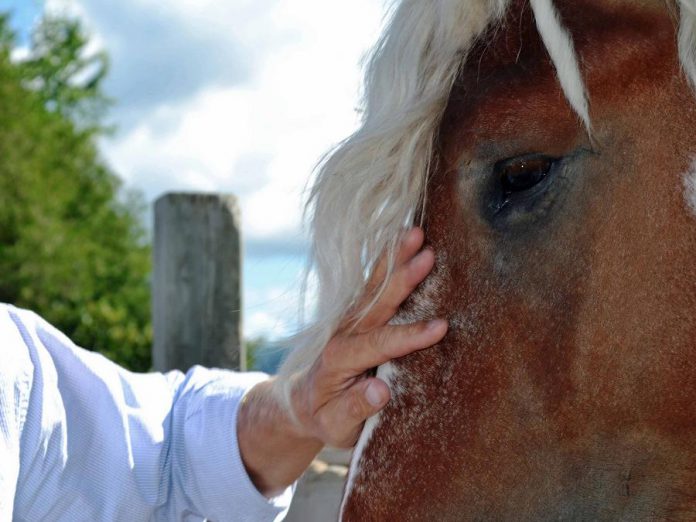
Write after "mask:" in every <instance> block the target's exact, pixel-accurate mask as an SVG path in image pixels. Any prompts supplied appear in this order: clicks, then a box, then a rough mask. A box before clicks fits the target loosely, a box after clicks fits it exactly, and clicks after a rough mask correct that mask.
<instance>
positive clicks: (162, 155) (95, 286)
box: [0, 0, 385, 371]
mask: <svg viewBox="0 0 696 522" xmlns="http://www.w3.org/2000/svg"><path fill="white" fill-rule="evenodd" d="M0 13H3V14H2V17H1V18H0V301H3V302H10V303H14V304H17V305H19V306H23V307H27V308H31V309H33V310H35V311H37V312H38V313H40V314H41V315H43V316H44V317H45V318H47V319H48V320H49V321H50V322H52V323H53V324H55V325H56V326H58V327H59V328H60V329H61V330H63V331H64V332H65V333H66V334H68V336H70V337H71V338H72V339H73V340H74V341H75V342H77V343H78V344H80V345H82V346H84V347H87V348H90V349H95V350H98V351H100V352H102V353H104V354H105V355H107V356H109V357H111V358H112V359H114V360H116V361H117V362H119V363H120V364H123V365H125V366H127V367H128V368H131V369H133V370H139V371H145V370H148V369H150V368H151V355H150V348H151V345H152V327H151V312H150V281H151V263H152V261H151V241H152V238H151V229H152V225H151V219H152V210H151V208H152V202H153V201H154V200H155V199H156V198H157V197H158V196H160V195H161V194H163V193H165V192H169V191H207V192H220V193H233V194H235V195H236V196H237V197H238V198H239V202H240V204H241V209H242V222H243V237H244V245H243V246H244V250H243V251H244V260H243V266H244V277H243V302H244V309H243V317H244V338H245V340H246V343H247V347H248V352H249V363H250V366H251V367H256V368H261V369H264V370H267V371H268V370H272V369H273V366H275V364H276V363H277V359H278V356H279V354H278V351H277V348H275V347H272V348H268V347H269V346H270V345H271V343H272V341H277V340H279V339H282V337H283V336H285V335H288V334H291V333H292V332H293V331H295V329H296V328H297V318H298V311H299V296H300V283H301V277H302V269H303V265H304V261H305V256H306V251H307V239H306V236H305V235H304V234H303V231H302V227H301V213H302V203H303V195H304V189H305V186H306V183H307V182H308V180H309V179H310V175H311V173H312V171H313V168H314V166H315V165H316V163H317V161H319V159H320V158H321V155H322V154H323V153H324V152H325V151H327V150H328V149H329V148H330V147H332V146H333V145H335V144H336V143H337V142H339V141H340V140H341V139H343V138H344V137H346V136H347V135H348V134H350V133H351V132H352V131H353V130H354V129H355V127H356V126H357V124H358V121H359V114H358V112H357V111H356V108H357V107H358V104H359V92H360V91H359V88H360V79H361V74H362V69H361V59H362V58H363V56H364V54H365V53H366V52H367V51H368V50H369V48H370V47H371V46H372V45H373V44H374V42H375V40H376V38H377V36H378V34H379V30H380V27H381V23H382V19H383V16H384V13H385V2H384V0H353V1H352V2H326V1H322V0H171V1H169V2H166V3H163V2H161V1H155V0H120V1H119V2H108V1H107V2H105V1H104V0H45V1H39V0H0ZM310 301H311V296H310Z"/></svg>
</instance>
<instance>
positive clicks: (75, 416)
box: [0, 306, 293, 522]
mask: <svg viewBox="0 0 696 522" xmlns="http://www.w3.org/2000/svg"><path fill="white" fill-rule="evenodd" d="M10 331H12V333H13V335H14V337H12V336H11V335H10V334H9V333H7V332H10ZM0 333H2V336H3V337H2V339H3V344H4V346H3V347H2V349H3V351H6V352H9V353H10V358H12V357H14V358H15V359H18V360H20V362H19V363H18V364H17V365H18V366H21V368H19V369H16V371H13V372H12V375H9V376H7V375H4V373H6V372H4V371H2V372H0V421H2V423H1V424H0V428H1V429H2V431H1V432H0V437H3V438H6V439H7V440H10V441H14V442H11V443H9V444H5V445H4V446H3V442H2V440H0V459H2V462H3V466H2V467H3V470H4V468H5V456H8V458H9V459H14V461H16V462H18V469H17V472H16V473H14V475H13V473H12V472H11V470H10V472H8V473H5V472H4V471H3V473H0V490H1V491H2V492H3V493H0V522H1V521H4V520H5V519H4V518H2V517H3V516H4V513H3V504H2V502H3V501H4V500H5V499H4V498H3V497H2V496H1V495H2V494H4V493H5V491H6V488H5V484H3V483H2V480H5V481H9V482H11V483H12V488H11V489H12V490H15V489H16V491H14V506H13V509H11V510H10V514H9V518H7V520H17V521H22V520H56V521H68V520H70V521H75V520H98V521H99V520H103V521H107V520H108V521H113V520H129V521H131V520H132V521H138V520H163V521H164V520H166V521H174V520H186V521H194V520H204V519H209V520H212V521H215V522H224V521H250V522H251V521H254V522H256V521H278V520H282V519H283V518H284V517H285V514H286V512H287V509H288V507H289V504H290V500H291V498H292V492H293V489H292V488H288V490H286V491H285V492H284V493H283V494H282V495H280V496H279V497H276V498H273V499H267V498H265V497H264V496H263V495H261V494H260V493H259V492H258V491H257V490H256V488H255V487H254V485H253V484H252V482H251V480H250V479H249V477H248V474H247V472H246V470H245V468H244V464H243V463H242V460H241V456H240V454H239V449H238V443H237V438H236V433H237V430H236V422H237V410H238V407H239V404H240V402H241V400H242V398H243V396H244V394H245V393H246V392H247V391H248V390H249V389H250V388H251V387H252V386H254V385H255V384H256V383H258V382H261V381H262V380H264V379H266V378H267V376H266V375H264V374H261V373H235V372H231V371H227V370H211V369H205V368H202V367H194V368H192V369H191V370H189V371H188V372H187V373H186V374H183V373H181V372H177V371H174V372H170V373H167V374H158V373H151V374H135V373H131V372H128V371H126V370H124V369H123V368H121V367H119V366H118V365H116V364H114V363H112V362H111V361H109V360H108V359H106V358H104V357H102V356H101V355H99V354H96V353H92V352H88V351H85V350H82V349H80V348H78V347H76V346H75V345H74V344H73V343H72V342H71V341H70V340H69V339H68V338H67V337H65V336H64V335H63V334H61V333H60V332H59V331H57V330H56V329H55V328H53V327H52V326H51V325H49V324H48V323H46V322H45V321H44V320H42V319H41V318H39V317H38V316H36V315H35V314H33V313H31V312H27V311H23V310H19V309H16V308H13V307H11V306H2V307H0ZM6 334H7V335H6ZM8 339H9V341H7V340H8ZM5 343H9V344H5ZM22 357H23V359H22ZM4 360H5V355H3V361H4ZM13 380H14V381H13ZM17 382H19V384H17ZM8 383H9V384H8ZM9 388H14V389H17V390H25V391H24V393H23V394H22V393H20V392H18V393H17V394H15V395H14V396H8V393H7V389H9ZM9 395H11V394H9ZM13 411H16V412H17V413H16V414H13V413H12V412H13ZM7 412H10V414H8V413H7ZM6 424H7V425H8V426H7V427H6V426H5V425H6ZM18 441H19V442H18ZM6 448H10V449H9V450H8V449H6ZM12 448H14V450H13V449H12ZM5 475H6V477H5ZM15 476H16V480H14V479H13V478H14V477H15Z"/></svg>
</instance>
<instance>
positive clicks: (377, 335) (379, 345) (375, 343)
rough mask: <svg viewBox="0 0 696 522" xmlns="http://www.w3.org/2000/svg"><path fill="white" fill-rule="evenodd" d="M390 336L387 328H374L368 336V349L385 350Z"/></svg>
mask: <svg viewBox="0 0 696 522" xmlns="http://www.w3.org/2000/svg"><path fill="white" fill-rule="evenodd" d="M391 337H392V335H391V331H390V330H389V329H388V328H378V329H377V330H374V331H373V332H372V335H371V336H370V349H372V350H374V351H377V352H387V348H388V346H389V341H390V340H391Z"/></svg>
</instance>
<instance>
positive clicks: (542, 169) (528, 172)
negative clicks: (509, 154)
mask: <svg viewBox="0 0 696 522" xmlns="http://www.w3.org/2000/svg"><path fill="white" fill-rule="evenodd" d="M554 162H555V159H554V158H549V157H547V156H540V155H534V156H525V157H522V158H514V159H511V160H504V161H501V162H499V163H498V164H496V166H495V171H496V173H497V175H498V179H499V180H500V185H501V188H502V190H503V193H504V194H505V195H512V194H515V193H517V192H524V191H526V190H529V189H531V188H533V187H535V186H536V185H538V184H539V183H541V181H543V180H544V178H546V176H547V175H548V174H549V172H550V171H551V167H553V164H554Z"/></svg>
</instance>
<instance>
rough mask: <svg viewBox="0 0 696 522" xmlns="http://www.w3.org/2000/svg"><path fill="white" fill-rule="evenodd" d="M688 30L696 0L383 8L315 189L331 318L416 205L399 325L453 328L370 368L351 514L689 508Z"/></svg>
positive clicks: (566, 513)
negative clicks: (384, 395) (349, 123)
mask: <svg viewBox="0 0 696 522" xmlns="http://www.w3.org/2000/svg"><path fill="white" fill-rule="evenodd" d="M695 30H696V6H695V5H694V3H693V2H692V1H690V0H689V1H686V0H683V1H681V2H679V3H676V2H669V1H661V0H531V1H528V0H510V1H507V0H437V1H433V2H421V1H420V0H403V1H402V2H401V4H400V5H399V6H397V7H396V9H395V11H394V12H393V13H392V19H391V23H390V25H389V27H388V28H387V30H386V32H385V35H384V36H383V38H382V40H381V41H380V43H379V45H378V47H377V49H376V51H375V54H374V56H373V58H372V61H371V62H370V63H369V67H368V82H367V85H366V102H365V120H364V125H363V127H362V128H361V130H360V131H358V133H356V135H355V136H353V137H351V138H350V139H349V140H348V141H346V142H345V143H344V144H343V145H342V146H341V147H340V148H339V149H338V150H337V151H336V152H335V153H334V154H333V156H331V157H330V158H329V159H328V160H327V162H326V164H325V165H324V170H323V171H322V172H321V174H320V177H319V179H318V181H317V184H316V185H315V193H314V196H313V197H314V204H315V234H316V235H315V238H316V243H315V249H316V250H318V251H319V254H322V253H324V252H329V251H333V252H335V255H336V256H337V257H336V258H335V259H334V260H333V261H331V264H333V265H334V266H338V267H339V268H338V269H336V268H334V269H333V272H332V273H329V272H331V270H330V269H329V268H328V267H324V272H322V271H321V270H319V275H320V277H319V282H320V285H321V284H322V283H323V286H324V288H323V289H322V291H325V292H326V294H324V302H328V296H329V295H340V296H342V299H339V300H338V301H337V302H336V308H335V310H333V312H331V311H329V312H327V313H333V314H334V315H333V316H331V317H337V316H338V315H339V312H340V311H341V310H345V309H347V307H348V306H349V304H350V302H352V300H354V299H355V295H357V290H356V289H359V288H361V287H360V284H356V281H358V280H360V281H362V280H363V279H364V277H363V276H364V273H365V270H366V268H369V262H370V259H371V257H370V256H371V255H372V254H373V253H376V252H378V251H379V250H380V249H382V248H385V247H386V248H388V249H389V248H392V250H393V245H392V244H391V243H389V239H388V238H389V237H393V236H395V235H397V234H395V231H396V230H397V229H398V227H400V226H403V224H404V222H406V221H409V220H411V221H412V220H414V219H417V220H420V222H422V224H423V226H424V228H425V231H426V238H427V242H428V243H429V245H431V246H432V248H433V249H434V251H435V252H436V255H437V262H436V267H435V269H434V271H433V273H432V274H431V276H430V277H429V279H428V280H426V282H424V284H422V285H421V287H420V288H419V289H418V290H417V292H416V293H415V294H414V295H413V296H412V297H411V298H409V300H408V301H407V302H406V303H405V304H404V306H403V307H402V309H401V310H400V312H399V315H398V316H397V319H396V320H397V321H410V320H414V319H428V318H433V317H446V318H448V320H449V322H450V331H449V333H448V335H447V337H446V338H445V339H444V340H443V341H442V342H441V343H440V344H439V345H438V346H437V347H435V348H433V349H430V350H426V351H424V352H421V353H418V354H415V355H412V356H409V357H407V358H406V359H404V360H399V361H397V362H394V363H390V364H388V365H385V366H383V367H381V368H379V370H378V375H380V376H382V377H383V378H384V379H385V380H387V381H388V382H389V384H390V387H391V388H392V393H393V400H392V402H391V403H390V404H389V405H388V406H387V407H386V409H385V410H384V411H383V412H382V413H381V414H380V415H379V416H377V417H374V418H372V419H370V420H369V421H368V423H367V424H366V427H365V430H364V431H363V433H362V435H361V438H360V440H359V442H358V446H357V448H356V451H355V455H354V459H353V463H352V466H351V470H350V475H349V480H348V485H347V489H346V495H345V498H344V502H343V506H342V518H343V520H347V521H348V520H349V521H366V520H438V521H440V520H618V519H622V520H662V519H670V520H672V519H675V520H676V519H684V520H687V519H688V520H693V519H694V518H696V163H695V158H696V133H694V131H693V129H695V128H696V98H695V95H694V87H693V86H694V83H693V81H694V78H696V36H695ZM351 187H352V188H351ZM339 194H342V197H343V198H345V200H346V201H345V202H339V201H338V200H339ZM329 209H330V210H329ZM331 215H333V216H334V217H333V218H330V217H329V216H331ZM331 219H332V221H331V225H336V223H337V221H341V223H339V224H338V226H339V229H338V231H337V230H336V227H335V226H333V227H332V226H331V225H329V221H330V220H331ZM360 223H363V225H362V227H360V226H359V225H360ZM341 226H345V229H343V230H341V229H340V227H341ZM356 226H357V228H361V230H360V231H359V232H356V231H354V230H352V229H354V228H355V227H356ZM332 234H336V235H335V236H333V235H332ZM319 257H321V258H322V260H326V259H327V258H326V256H324V257H322V256H319ZM351 263H352V264H353V265H355V266H347V265H351ZM342 264H343V265H346V266H343V265H342ZM320 268H321V267H320ZM332 278H333V279H332ZM346 281H348V283H349V289H347V290H346V289H345V288H344V287H342V286H341V285H344V284H345V283H346ZM351 292H352V293H351ZM329 309H330V307H329Z"/></svg>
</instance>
